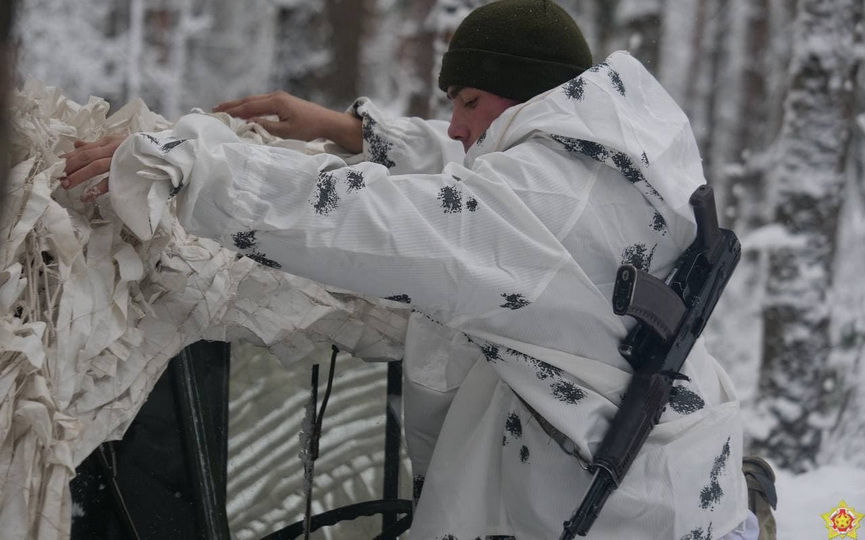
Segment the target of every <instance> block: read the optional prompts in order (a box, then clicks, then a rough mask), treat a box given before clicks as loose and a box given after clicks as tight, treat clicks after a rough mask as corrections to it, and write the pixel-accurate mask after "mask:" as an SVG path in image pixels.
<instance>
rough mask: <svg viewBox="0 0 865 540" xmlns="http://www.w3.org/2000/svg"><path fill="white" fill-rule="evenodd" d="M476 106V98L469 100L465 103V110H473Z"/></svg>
mask: <svg viewBox="0 0 865 540" xmlns="http://www.w3.org/2000/svg"><path fill="white" fill-rule="evenodd" d="M477 106H478V98H474V99H470V100H468V101H466V109H474V108H475V107H477Z"/></svg>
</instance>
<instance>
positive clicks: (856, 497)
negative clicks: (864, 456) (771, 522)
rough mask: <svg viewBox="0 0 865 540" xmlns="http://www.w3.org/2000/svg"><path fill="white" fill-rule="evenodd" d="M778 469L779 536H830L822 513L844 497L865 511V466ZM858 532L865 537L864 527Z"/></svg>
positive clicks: (784, 539)
mask: <svg viewBox="0 0 865 540" xmlns="http://www.w3.org/2000/svg"><path fill="white" fill-rule="evenodd" d="M775 472H776V473H777V476H778V479H777V482H776V485H775V487H776V488H777V490H778V509H777V511H776V513H775V519H776V521H777V523H778V540H818V539H821V538H828V537H829V536H828V534H829V531H828V529H826V526H825V525H824V523H825V522H824V521H823V518H822V517H820V515H821V514H825V513H827V512H831V511H832V510H833V509H835V507H837V506H838V503H840V502H841V501H842V500H843V501H844V502H846V503H847V504H848V505H850V506H851V507H852V508H853V509H854V510H856V511H857V512H859V513H865V469H861V468H859V469H857V468H855V467H843V466H825V467H821V468H819V469H816V470H814V471H811V472H808V473H805V474H801V475H793V474H791V473H789V472H786V471H783V470H781V471H779V470H776V471H775ZM848 536H849V535H848ZM857 536H858V537H859V538H865V527H863V528H861V529H860V530H859V531H858V535H857ZM849 538H856V537H853V536H849Z"/></svg>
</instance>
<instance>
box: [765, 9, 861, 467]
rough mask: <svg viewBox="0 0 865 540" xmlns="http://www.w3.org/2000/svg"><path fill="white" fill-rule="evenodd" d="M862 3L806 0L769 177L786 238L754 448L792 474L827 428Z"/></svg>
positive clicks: (776, 277) (807, 461) (776, 275)
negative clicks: (765, 423) (836, 269)
mask: <svg viewBox="0 0 865 540" xmlns="http://www.w3.org/2000/svg"><path fill="white" fill-rule="evenodd" d="M862 11H863V6H862V3H861V2H860V1H857V0H801V1H800V2H799V5H798V11H797V18H796V22H795V26H794V31H793V43H794V52H793V58H792V62H791V66H790V73H789V75H790V88H789V91H788V94H787V98H786V100H785V109H784V121H783V125H782V129H781V133H780V136H779V139H778V141H777V162H776V165H775V166H774V167H773V168H772V170H771V171H770V174H769V179H770V181H771V184H772V189H773V203H772V207H773V209H774V221H775V222H776V223H777V224H778V227H779V232H780V233H781V234H780V235H779V238H778V241H777V242H776V247H775V249H773V250H772V251H771V253H770V256H769V276H768V278H767V282H766V287H767V290H766V305H765V308H764V313H763V319H764V337H763V365H762V377H761V382H760V397H759V402H758V404H759V406H760V410H761V411H762V412H764V413H765V414H766V415H767V417H768V418H770V419H771V422H772V425H771V428H770V429H769V430H768V432H767V433H766V434H765V436H764V437H762V438H760V439H759V440H757V441H755V448H756V449H757V450H758V451H762V452H765V453H766V454H768V455H769V456H771V457H772V458H774V459H775V460H777V462H778V463H779V464H780V465H781V466H782V467H785V468H789V469H792V470H799V471H801V470H805V469H807V468H809V467H811V466H813V464H814V462H815V458H816V456H817V453H818V451H819V449H820V445H821V441H822V438H823V434H824V431H825V428H826V421H825V415H826V414H827V413H828V412H829V411H828V410H827V409H828V401H827V397H828V392H827V389H828V388H829V386H828V385H827V382H828V381H830V380H832V379H834V378H835V375H834V374H833V373H832V370H831V368H830V367H829V366H828V365H827V359H828V357H829V353H830V348H831V341H830V334H829V322H830V310H829V309H828V302H827V299H828V297H829V293H830V290H831V286H832V271H831V270H832V261H833V257H834V255H835V253H836V237H837V232H838V231H837V228H838V215H839V210H840V209H841V203H842V192H843V188H844V184H845V178H846V171H845V168H846V165H847V164H848V151H849V148H850V136H851V129H852V127H853V110H852V108H853V100H852V98H853V92H852V89H853V87H854V83H855V75H856V70H857V67H858V62H859V60H858V55H857V53H856V51H857V48H858V47H859V46H861V40H860V39H859V30H858V29H857V25H861V24H862V16H863V13H862Z"/></svg>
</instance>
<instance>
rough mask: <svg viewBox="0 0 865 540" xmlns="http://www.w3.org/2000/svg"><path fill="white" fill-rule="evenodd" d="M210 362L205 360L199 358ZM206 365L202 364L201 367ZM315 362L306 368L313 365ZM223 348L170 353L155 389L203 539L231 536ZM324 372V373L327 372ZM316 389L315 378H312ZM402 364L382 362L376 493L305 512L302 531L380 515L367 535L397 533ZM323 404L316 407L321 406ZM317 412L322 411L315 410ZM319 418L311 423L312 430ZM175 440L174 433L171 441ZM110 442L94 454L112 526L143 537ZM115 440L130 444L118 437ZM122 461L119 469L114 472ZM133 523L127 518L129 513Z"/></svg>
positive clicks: (401, 509) (289, 535) (406, 519)
mask: <svg viewBox="0 0 865 540" xmlns="http://www.w3.org/2000/svg"><path fill="white" fill-rule="evenodd" d="M208 363H209V364H210V365H207V364H208ZM205 367H206V369H205ZM317 367H318V366H317V365H316V366H314V368H317ZM229 369H230V348H229V345H228V344H224V343H215V342H198V343H195V344H193V345H190V346H189V347H187V348H186V349H184V350H183V351H181V352H180V354H178V355H177V356H176V357H175V358H173V359H172V360H171V362H170V364H169V366H168V370H169V371H170V373H167V374H170V375H171V378H172V379H173V386H169V387H167V388H168V392H167V393H165V392H163V394H162V395H163V396H164V398H163V399H164V400H165V403H166V404H167V405H168V409H167V410H171V406H170V402H171V401H172V397H171V396H173V401H174V405H173V409H174V411H175V412H176V416H177V425H178V428H179V434H178V436H179V438H180V441H181V443H182V444H181V445H179V447H182V449H183V453H184V458H185V459H184V462H185V468H186V469H187V471H188V475H189V476H188V489H189V492H190V495H191V498H192V499H193V501H194V515H195V520H196V524H197V531H198V537H199V538H202V539H206V540H229V539H230V538H231V535H230V532H229V527H228V517H227V513H226V508H225V502H226V486H227V463H228V379H229V376H228V375H229ZM329 378H330V377H329ZM314 387H315V389H316V390H317V380H316V382H315V383H314ZM401 408H402V362H389V363H388V367H387V404H386V410H385V413H386V419H385V459H384V480H383V486H382V487H383V493H382V495H383V498H382V499H378V500H372V501H366V502H361V503H357V504H352V505H348V506H344V507H341V508H336V509H333V510H329V511H326V512H322V513H321V514H317V515H314V516H311V520H310V524H309V532H312V531H315V530H318V529H320V528H322V527H328V526H331V525H335V524H337V523H340V522H343V521H350V520H353V519H356V518H358V517H361V516H374V515H379V514H380V515H381V516H382V532H381V534H380V535H378V536H376V537H375V540H391V539H395V538H397V537H398V536H399V535H400V534H402V533H404V532H405V531H407V530H408V528H409V527H410V526H411V521H412V510H413V503H412V501H410V500H406V499H400V498H399V476H400V475H399V468H400V442H401V439H402V426H401V420H400V418H401V414H400V410H401ZM322 409H323V407H322ZM322 412H323V410H322ZM320 421H321V419H320V418H319V419H318V421H317V422H316V424H317V428H318V429H319V430H320ZM174 440H176V439H174ZM114 444H115V443H105V444H103V445H102V446H100V448H99V449H98V450H97V452H95V453H94V454H95V456H94V457H95V458H96V460H97V462H98V464H99V466H100V467H101V468H102V471H103V472H102V474H103V476H104V477H105V478H106V479H108V480H109V484H110V486H109V487H111V488H112V489H111V492H112V497H111V498H112V499H113V500H114V506H115V507H116V512H117V516H118V519H119V521H120V526H121V527H122V528H123V529H125V535H123V536H127V537H129V538H133V539H137V538H146V537H148V536H151V535H149V534H147V533H145V532H143V531H142V528H144V529H147V527H142V526H143V525H145V523H143V522H142V520H143V519H145V518H142V515H146V511H145V512H144V513H142V509H140V508H135V509H133V510H134V511H133V512H130V509H129V508H127V501H124V494H123V493H122V492H121V487H122V486H121V485H120V484H118V482H116V481H115V479H116V478H117V473H118V468H117V463H116V460H115V448H114V446H113V445H114ZM118 444H133V445H134V444H136V443H135V442H134V441H125V440H124V441H121V442H120V443H118ZM122 469H123V467H121V470H122ZM136 515H137V516H138V517H137V520H138V521H139V523H137V524H136V523H135V520H133V517H135V516H136ZM304 525H305V520H301V521H299V522H297V523H294V524H292V525H289V526H288V527H285V528H283V529H281V530H278V531H275V532H273V533H271V534H269V535H268V536H266V537H265V539H266V540H284V539H294V538H298V537H300V536H302V535H304V534H305V532H306V530H305V527H304Z"/></svg>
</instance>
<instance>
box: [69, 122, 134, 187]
mask: <svg viewBox="0 0 865 540" xmlns="http://www.w3.org/2000/svg"><path fill="white" fill-rule="evenodd" d="M126 137H127V136H126V135H108V136H106V137H102V138H101V139H99V140H98V141H95V142H90V143H88V142H84V141H75V149H74V150H72V151H71V152H69V153H68V154H65V155H64V156H62V157H64V158H66V168H65V169H64V173H65V174H66V178H63V179H62V180H61V181H60V185H62V186H63V187H64V188H66V189H72V188H74V187H75V186H77V185H79V184H81V183H82V182H85V181H87V180H90V179H91V178H93V177H94V176H99V175H100V174H105V173H107V172H108V171H109V170H110V169H111V158H112V157H114V152H116V151H117V147H119V146H120V143H122V142H123V141H124V140H126ZM107 192H108V178H103V179H102V180H101V181H100V182H99V183H98V184H96V185H95V186H91V187H90V188H88V189H87V191H85V192H84V194H82V195H81V201H82V202H91V201H93V200H95V199H96V198H97V197H99V196H101V195H104V194H105V193H107Z"/></svg>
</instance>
